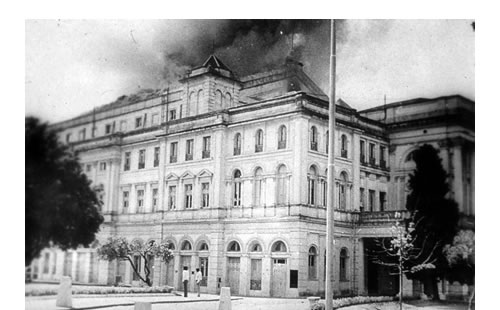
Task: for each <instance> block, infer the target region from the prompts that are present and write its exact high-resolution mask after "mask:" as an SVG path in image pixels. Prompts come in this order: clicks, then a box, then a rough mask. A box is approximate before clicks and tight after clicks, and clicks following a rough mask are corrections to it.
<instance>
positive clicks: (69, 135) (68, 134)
mask: <svg viewBox="0 0 500 310" xmlns="http://www.w3.org/2000/svg"><path fill="white" fill-rule="evenodd" d="M69 142H71V134H70V133H67V134H66V143H69Z"/></svg>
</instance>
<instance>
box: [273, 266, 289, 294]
mask: <svg viewBox="0 0 500 310" xmlns="http://www.w3.org/2000/svg"><path fill="white" fill-rule="evenodd" d="M285 291H286V259H285V258H275V259H273V273H272V278H271V296H273V297H284V296H285Z"/></svg>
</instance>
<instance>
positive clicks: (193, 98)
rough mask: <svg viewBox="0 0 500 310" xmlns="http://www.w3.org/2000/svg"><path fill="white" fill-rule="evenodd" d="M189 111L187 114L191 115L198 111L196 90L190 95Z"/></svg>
mask: <svg viewBox="0 0 500 310" xmlns="http://www.w3.org/2000/svg"><path fill="white" fill-rule="evenodd" d="M187 106H188V112H187V113H186V114H187V116H189V115H194V114H195V113H196V110H195V109H196V92H194V91H193V92H191V94H190V95H189V102H188V105H187Z"/></svg>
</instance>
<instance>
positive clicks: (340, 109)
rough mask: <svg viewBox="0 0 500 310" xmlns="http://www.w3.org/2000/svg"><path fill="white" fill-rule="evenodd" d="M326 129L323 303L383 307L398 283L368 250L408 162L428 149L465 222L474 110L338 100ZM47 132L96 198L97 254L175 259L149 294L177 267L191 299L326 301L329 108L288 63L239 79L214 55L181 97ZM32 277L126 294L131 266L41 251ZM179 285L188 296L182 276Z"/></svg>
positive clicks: (383, 233) (145, 101)
mask: <svg viewBox="0 0 500 310" xmlns="http://www.w3.org/2000/svg"><path fill="white" fill-rule="evenodd" d="M336 122H337V127H336V132H335V135H336V137H335V138H336V144H337V145H336V147H335V150H336V154H335V165H336V169H335V172H336V181H335V189H336V193H337V194H336V195H337V196H336V198H337V201H336V203H335V211H336V212H335V221H336V222H335V270H334V276H333V281H334V288H335V293H336V294H337V295H351V294H388V293H391V294H392V293H394V292H397V287H398V284H397V278H394V277H391V276H384V274H385V273H384V272H383V270H382V268H381V267H380V266H374V265H373V264H372V263H370V262H369V261H368V260H367V258H366V255H365V254H366V247H367V244H368V243H369V242H368V241H367V240H369V239H373V238H381V237H388V236H390V231H389V228H390V226H391V225H392V223H393V222H394V216H395V212H396V211H398V210H404V209H405V201H406V195H407V188H406V182H407V180H408V174H409V173H410V172H411V171H412V169H413V168H414V163H413V162H412V160H411V152H412V151H413V150H415V149H416V148H418V147H419V146H421V145H423V144H426V143H427V144H431V145H433V146H435V147H436V148H439V149H440V154H441V157H442V159H443V165H444V167H445V169H446V170H447V171H448V172H449V173H450V184H451V188H452V191H451V193H450V195H451V196H452V197H453V198H454V199H455V200H456V201H457V202H458V204H459V206H460V211H461V212H462V213H463V215H464V217H467V216H469V217H470V216H472V217H473V216H474V102H472V101H470V100H468V99H465V98H463V97H460V96H449V97H442V98H436V99H415V100H412V101H406V102H399V103H392V104H388V105H385V106H380V107H376V108H372V109H368V110H365V111H360V112H358V111H356V110H355V109H352V108H351V107H349V106H348V105H347V104H346V103H345V102H343V101H342V100H339V101H338V102H337V119H336ZM53 127H54V128H56V129H57V130H59V133H60V137H61V140H63V141H65V142H67V143H69V144H70V145H71V146H72V147H73V148H74V150H75V151H77V152H78V154H79V158H80V161H81V163H82V167H83V169H84V171H85V173H86V174H87V176H88V177H89V179H90V180H92V183H93V184H94V185H95V186H98V187H100V188H102V189H103V192H102V193H103V194H102V195H103V196H102V200H103V202H104V204H103V206H102V210H101V212H102V214H103V216H104V218H105V222H104V224H103V225H102V227H101V231H100V232H99V234H98V238H97V239H98V240H97V242H96V244H95V246H97V245H98V244H100V243H101V244H102V243H103V242H105V240H106V239H107V238H108V237H110V236H115V237H116V236H120V237H126V238H127V239H129V240H133V239H142V240H143V241H148V240H157V241H160V240H162V241H167V242H169V243H171V247H172V249H173V251H174V254H175V257H174V259H173V260H172V261H170V262H169V263H168V264H164V263H162V262H160V261H159V260H155V261H154V263H153V266H154V268H153V278H152V279H153V285H170V286H173V287H175V288H177V289H180V288H181V277H182V275H181V274H182V272H181V270H182V267H183V266H188V268H189V269H190V271H194V270H195V269H196V268H201V270H202V273H203V276H204V280H203V283H202V292H208V293H218V292H219V290H220V287H222V286H229V287H231V292H232V294H235V295H246V296H276V297H297V296H303V295H311V294H320V293H322V292H324V287H325V283H324V281H325V250H326V234H325V232H326V222H325V218H326V188H327V184H326V175H327V173H326V169H327V157H328V154H327V149H328V146H327V141H328V100H327V97H326V95H325V94H324V93H323V92H322V91H321V90H320V89H319V87H317V86H316V85H315V84H314V82H313V81H312V80H310V79H309V78H308V77H307V76H306V75H305V74H304V72H303V71H302V65H301V64H300V63H297V62H294V61H292V60H290V59H288V60H287V62H286V64H285V66H283V67H282V68H280V69H277V70H273V71H269V72H265V73H261V74H256V75H252V76H248V77H244V78H238V77H237V76H235V75H234V73H233V72H231V70H230V69H229V68H227V67H226V66H225V65H224V64H223V63H222V62H221V61H220V60H219V59H218V58H217V57H215V56H213V55H212V56H210V57H209V59H207V61H206V62H205V63H204V64H203V65H202V66H200V67H198V68H194V69H192V70H191V71H190V72H189V73H188V74H187V75H186V77H185V78H184V79H182V80H180V81H179V84H178V85H175V86H172V87H170V88H169V89H164V90H160V91H156V92H143V93H140V94H138V95H134V96H131V97H125V96H124V97H121V98H119V100H117V101H116V102H114V103H111V104H109V105H106V106H104V107H102V108H99V109H97V110H96V111H93V112H91V113H88V114H85V115H82V116H79V117H77V118H74V119H71V120H68V121H64V122H61V123H58V124H55V125H53ZM143 269H144V268H141V270H143ZM32 272H33V274H34V278H36V279H37V280H57V279H59V278H60V277H61V276H62V275H70V276H72V278H73V280H74V281H75V282H80V283H98V284H115V283H125V284H131V285H139V282H138V279H137V278H136V277H135V276H134V275H133V272H132V270H131V268H130V266H129V265H128V264H126V263H118V262H111V263H108V262H106V261H101V260H99V259H98V257H97V255H96V252H95V247H93V248H89V249H79V250H76V251H69V252H67V253H65V252H62V251H58V250H54V249H47V250H44V251H43V252H42V254H41V256H40V258H39V259H38V260H36V261H34V263H33V267H32ZM190 283H191V289H192V290H194V274H193V281H190Z"/></svg>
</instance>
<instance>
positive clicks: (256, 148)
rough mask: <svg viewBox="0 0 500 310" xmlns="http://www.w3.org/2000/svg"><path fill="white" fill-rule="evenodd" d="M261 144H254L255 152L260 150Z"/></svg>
mask: <svg viewBox="0 0 500 310" xmlns="http://www.w3.org/2000/svg"><path fill="white" fill-rule="evenodd" d="M262 149H263V146H262V144H257V145H255V153H259V152H262Z"/></svg>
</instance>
